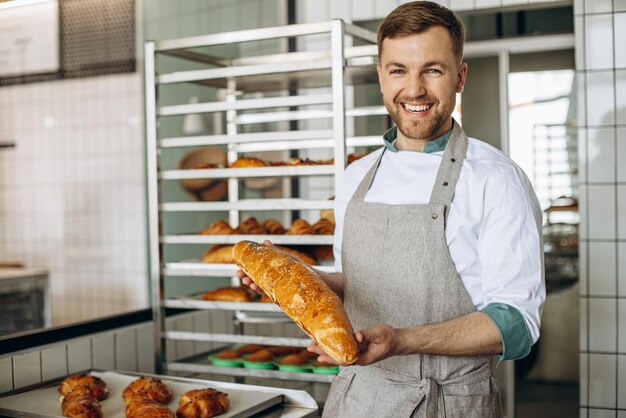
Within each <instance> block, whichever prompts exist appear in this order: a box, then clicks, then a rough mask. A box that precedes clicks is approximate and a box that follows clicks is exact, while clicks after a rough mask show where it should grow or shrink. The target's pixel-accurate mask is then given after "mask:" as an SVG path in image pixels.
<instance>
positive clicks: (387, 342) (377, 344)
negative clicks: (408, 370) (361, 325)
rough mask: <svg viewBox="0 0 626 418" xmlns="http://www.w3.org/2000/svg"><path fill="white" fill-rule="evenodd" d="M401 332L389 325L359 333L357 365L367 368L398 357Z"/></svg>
mask: <svg viewBox="0 0 626 418" xmlns="http://www.w3.org/2000/svg"><path fill="white" fill-rule="evenodd" d="M398 331H399V330H398V329H396V328H393V327H392V326H389V325H387V324H378V325H376V326H375V327H373V328H370V329H364V330H361V331H358V332H357V333H356V334H355V338H356V342H357V343H358V344H359V358H358V359H357V361H356V364H358V365H359V366H367V365H368V364H374V363H378V362H379V361H382V360H384V359H386V358H388V357H392V356H395V355H398V354H399V353H398V349H399V345H398V342H399V332H398Z"/></svg>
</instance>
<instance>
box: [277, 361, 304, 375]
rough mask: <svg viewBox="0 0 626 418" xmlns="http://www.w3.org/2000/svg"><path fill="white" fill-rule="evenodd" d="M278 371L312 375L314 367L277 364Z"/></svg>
mask: <svg viewBox="0 0 626 418" xmlns="http://www.w3.org/2000/svg"><path fill="white" fill-rule="evenodd" d="M276 367H278V370H282V371H284V372H299V373H311V367H312V366H306V365H305V366H294V365H293V364H278V363H277V364H276Z"/></svg>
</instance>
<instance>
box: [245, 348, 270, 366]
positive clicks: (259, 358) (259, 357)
mask: <svg viewBox="0 0 626 418" xmlns="http://www.w3.org/2000/svg"><path fill="white" fill-rule="evenodd" d="M274 358H275V356H274V353H272V352H271V351H270V349H269V348H262V349H260V350H259V351H255V352H254V353H252V354H250V355H249V356H247V357H246V361H251V362H255V363H265V362H268V361H274Z"/></svg>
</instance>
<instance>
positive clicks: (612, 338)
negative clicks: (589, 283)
mask: <svg viewBox="0 0 626 418" xmlns="http://www.w3.org/2000/svg"><path fill="white" fill-rule="evenodd" d="M616 302H617V301H616V300H615V299H596V298H591V299H589V350H591V351H604V352H607V351H609V352H610V351H615V350H616V347H617V303H616Z"/></svg>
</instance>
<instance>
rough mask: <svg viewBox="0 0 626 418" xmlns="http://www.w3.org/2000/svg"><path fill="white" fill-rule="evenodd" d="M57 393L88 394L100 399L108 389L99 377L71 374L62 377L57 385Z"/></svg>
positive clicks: (107, 392)
mask: <svg viewBox="0 0 626 418" xmlns="http://www.w3.org/2000/svg"><path fill="white" fill-rule="evenodd" d="M59 393H60V394H61V395H69V394H70V393H76V394H78V393H80V394H88V395H91V396H93V397H94V398H96V399H97V400H98V401H101V400H103V399H106V397H107V396H108V395H109V389H108V388H107V385H106V383H104V381H103V380H102V379H100V378H99V377H96V376H92V375H89V374H73V375H71V376H68V377H66V378H65V379H63V381H62V382H61V384H60V385H59Z"/></svg>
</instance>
